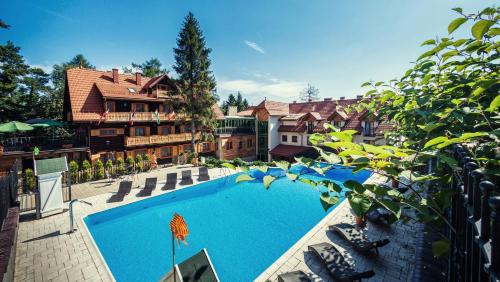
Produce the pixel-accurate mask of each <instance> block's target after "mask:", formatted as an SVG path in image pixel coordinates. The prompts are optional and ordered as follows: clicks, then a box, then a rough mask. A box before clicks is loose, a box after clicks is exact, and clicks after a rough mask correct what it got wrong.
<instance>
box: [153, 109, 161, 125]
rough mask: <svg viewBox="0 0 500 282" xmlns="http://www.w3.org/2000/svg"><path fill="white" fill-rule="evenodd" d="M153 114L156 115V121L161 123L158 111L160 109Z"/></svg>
mask: <svg viewBox="0 0 500 282" xmlns="http://www.w3.org/2000/svg"><path fill="white" fill-rule="evenodd" d="M153 115H154V116H155V117H156V123H157V124H160V114H159V113H158V109H156V111H155V112H154V113H153Z"/></svg>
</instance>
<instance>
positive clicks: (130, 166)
mask: <svg viewBox="0 0 500 282" xmlns="http://www.w3.org/2000/svg"><path fill="white" fill-rule="evenodd" d="M126 162H127V170H128V171H129V172H132V170H133V169H134V158H132V157H131V156H128V157H127V160H126Z"/></svg>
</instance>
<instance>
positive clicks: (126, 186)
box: [108, 181, 132, 203]
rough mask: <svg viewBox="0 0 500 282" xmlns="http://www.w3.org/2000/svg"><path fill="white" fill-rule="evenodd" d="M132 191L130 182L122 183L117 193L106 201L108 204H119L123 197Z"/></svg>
mask: <svg viewBox="0 0 500 282" xmlns="http://www.w3.org/2000/svg"><path fill="white" fill-rule="evenodd" d="M131 190H132V181H122V182H120V185H119V186H118V192H116V194H114V195H113V196H111V197H110V198H109V199H108V203H114V202H121V201H123V198H125V195H127V194H128V193H130V191H131Z"/></svg>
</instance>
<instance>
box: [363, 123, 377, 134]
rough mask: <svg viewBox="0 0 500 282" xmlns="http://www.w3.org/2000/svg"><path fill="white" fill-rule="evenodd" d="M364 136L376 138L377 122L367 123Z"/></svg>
mask: <svg viewBox="0 0 500 282" xmlns="http://www.w3.org/2000/svg"><path fill="white" fill-rule="evenodd" d="M363 134H364V135H365V136H375V122H373V121H365V127H364V128H363Z"/></svg>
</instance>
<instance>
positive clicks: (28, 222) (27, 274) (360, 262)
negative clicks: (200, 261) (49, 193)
mask: <svg viewBox="0 0 500 282" xmlns="http://www.w3.org/2000/svg"><path fill="white" fill-rule="evenodd" d="M185 169H192V171H193V180H194V184H193V185H195V184H196V183H197V181H196V178H197V168H192V167H190V166H184V167H169V168H162V169H157V170H155V171H152V172H148V173H142V174H138V175H137V176H136V177H134V178H133V179H131V180H133V189H132V192H131V193H130V194H129V195H127V196H126V197H125V199H124V201H123V202H120V203H107V199H108V198H109V197H110V196H111V195H112V194H113V192H114V191H117V190H118V182H119V180H116V181H113V182H110V181H108V180H101V181H97V182H93V183H86V184H80V185H75V186H74V187H73V188H74V189H73V193H74V194H73V195H74V197H75V198H80V199H81V198H84V199H85V200H86V201H88V202H90V203H92V206H88V205H84V204H80V203H77V204H75V207H74V213H75V224H76V228H77V231H76V232H74V233H69V213H68V211H67V209H68V203H65V205H64V207H65V212H63V213H61V214H57V215H53V216H49V217H46V218H43V219H40V220H35V219H34V214H33V213H25V214H22V215H21V220H20V224H19V230H18V238H17V255H16V266H15V277H14V281H114V280H113V277H111V275H110V273H109V271H108V269H107V267H106V265H105V263H104V262H103V260H102V259H101V257H100V255H99V252H98V251H97V249H96V247H95V245H94V243H93V241H92V239H91V237H90V235H89V234H88V232H87V230H86V228H85V226H84V223H83V221H82V218H83V217H85V216H86V215H88V214H91V213H95V212H98V211H102V210H106V209H109V208H113V207H117V206H121V205H125V204H128V203H131V202H135V201H139V200H143V199H145V198H144V197H137V193H138V192H139V189H140V188H139V187H138V186H139V184H143V183H144V180H145V178H147V177H158V181H159V186H158V188H157V189H155V190H154V192H153V196H155V195H160V194H163V193H168V192H170V191H163V190H161V189H159V187H160V186H161V184H162V182H163V183H164V182H165V177H166V173H169V172H178V176H179V177H180V171H182V170H185ZM228 173H229V172H228V170H227V169H210V170H209V174H210V176H211V178H212V179H215V178H219V177H223V176H225V175H227V174H228ZM369 181H381V180H380V179H375V178H371V179H370V180H369ZM186 187H189V186H180V185H177V189H183V188H186ZM318 204H319V203H318ZM353 220H354V219H353V217H352V215H351V212H350V209H349V205H348V203H347V201H344V202H343V203H341V204H340V205H339V206H338V207H337V208H336V209H335V210H334V211H333V212H331V213H330V214H329V215H328V216H327V217H325V218H324V219H323V220H322V221H320V222H319V223H318V224H317V225H316V226H315V227H314V228H313V229H312V230H311V231H309V232H308V233H307V234H306V235H305V236H304V237H303V238H302V239H300V240H299V241H298V242H297V243H296V244H295V245H294V246H293V247H292V248H291V249H290V250H288V251H287V252H285V253H284V254H283V255H282V256H281V257H280V258H279V259H278V260H277V261H276V262H274V263H273V264H272V265H271V266H270V267H269V268H268V269H266V270H265V271H264V272H263V273H262V274H261V275H260V276H259V277H257V279H256V281H277V275H278V274H280V273H283V272H287V271H291V270H299V269H300V270H303V271H304V272H306V273H308V274H309V275H310V277H311V278H313V281H331V278H329V277H328V274H327V273H326V272H324V269H323V267H322V266H321V264H320V263H319V261H317V260H316V259H315V258H314V257H313V256H312V255H311V254H309V253H308V252H307V246H308V245H311V244H314V243H317V242H330V243H333V244H335V245H336V246H337V247H338V248H339V249H340V250H342V251H343V252H344V253H345V254H344V255H345V256H346V257H348V258H349V261H350V262H351V263H352V264H353V266H354V267H355V269H357V270H367V269H373V270H374V271H375V273H376V276H375V277H373V278H372V279H370V281H409V277H411V272H412V257H413V255H414V253H415V248H414V241H415V237H416V235H417V234H416V232H415V226H412V225H402V224H398V225H396V226H393V227H391V228H388V229H384V228H378V227H375V226H373V225H371V224H369V225H368V227H367V228H365V232H366V233H367V234H368V236H369V238H371V239H382V238H386V237H390V239H391V243H390V244H389V245H387V246H385V247H383V248H381V249H380V254H379V255H378V256H373V255H372V256H366V255H363V254H359V253H357V252H355V251H354V250H352V249H351V248H350V247H349V246H348V245H346V244H345V243H344V242H343V241H342V240H341V239H340V238H339V237H336V236H335V235H334V234H331V233H330V232H326V229H327V227H328V226H329V225H330V224H333V223H337V222H341V221H342V222H353ZM242 281H246V280H242ZM223 282H225V281H223Z"/></svg>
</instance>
